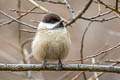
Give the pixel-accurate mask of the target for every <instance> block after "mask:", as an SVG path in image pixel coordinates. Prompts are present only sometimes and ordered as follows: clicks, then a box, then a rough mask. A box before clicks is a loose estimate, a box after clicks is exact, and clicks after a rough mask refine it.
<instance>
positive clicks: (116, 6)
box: [115, 0, 119, 11]
mask: <svg viewBox="0 0 120 80" xmlns="http://www.w3.org/2000/svg"><path fill="white" fill-rule="evenodd" d="M118 1H119V0H116V5H115V9H116V11H118Z"/></svg>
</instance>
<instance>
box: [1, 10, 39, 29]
mask: <svg viewBox="0 0 120 80" xmlns="http://www.w3.org/2000/svg"><path fill="white" fill-rule="evenodd" d="M0 13H1V14H3V15H5V16H7V17H8V18H10V19H12V20H14V21H16V22H17V23H19V24H22V25H25V26H28V27H30V28H33V29H36V28H37V27H36V26H33V25H31V24H27V23H25V22H22V21H20V20H18V19H16V18H14V17H12V16H10V15H8V14H7V13H5V12H4V11H2V10H0Z"/></svg>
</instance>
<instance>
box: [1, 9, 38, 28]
mask: <svg viewBox="0 0 120 80" xmlns="http://www.w3.org/2000/svg"><path fill="white" fill-rule="evenodd" d="M34 9H36V7H34V8H32V9H30V10H28V13H25V14H23V15H21V16H20V17H17V18H16V19H21V18H22V17H24V16H26V15H27V14H29V12H30V11H33V10H34ZM14 21H15V20H9V21H7V22H5V23H3V24H0V25H1V26H3V25H6V24H11V23H12V22H14Z"/></svg>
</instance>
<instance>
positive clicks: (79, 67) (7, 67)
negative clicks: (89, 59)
mask: <svg viewBox="0 0 120 80" xmlns="http://www.w3.org/2000/svg"><path fill="white" fill-rule="evenodd" d="M0 71H91V72H93V71H97V72H111V73H120V67H119V66H111V65H93V64H90V65H89V64H63V68H62V69H58V65H57V64H47V65H46V69H44V68H43V67H42V64H0Z"/></svg>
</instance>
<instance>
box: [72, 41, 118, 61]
mask: <svg viewBox="0 0 120 80" xmlns="http://www.w3.org/2000/svg"><path fill="white" fill-rule="evenodd" d="M118 47H120V43H118V44H117V45H115V46H113V47H111V48H109V49H106V50H104V51H101V52H99V53H96V54H95V55H91V56H87V57H86V58H83V59H82V60H86V59H90V58H93V57H97V56H99V55H102V54H104V53H108V52H110V51H112V50H114V49H116V48H118ZM82 60H81V59H76V60H73V61H82Z"/></svg>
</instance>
